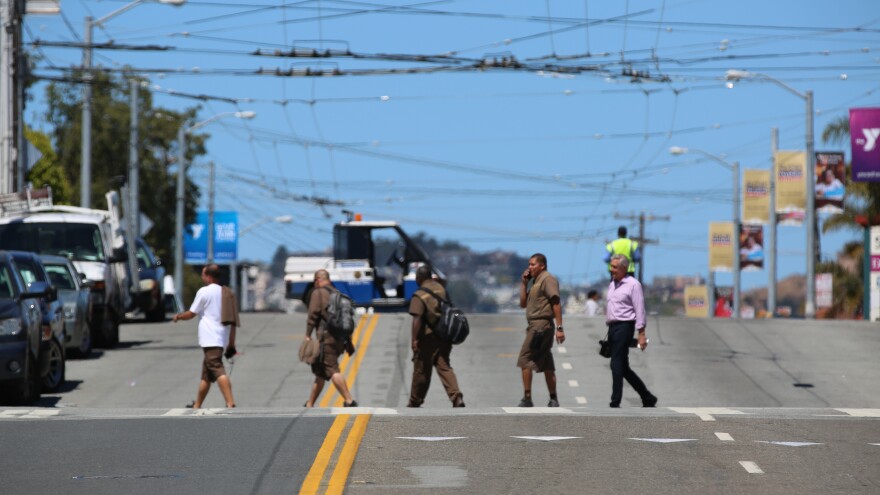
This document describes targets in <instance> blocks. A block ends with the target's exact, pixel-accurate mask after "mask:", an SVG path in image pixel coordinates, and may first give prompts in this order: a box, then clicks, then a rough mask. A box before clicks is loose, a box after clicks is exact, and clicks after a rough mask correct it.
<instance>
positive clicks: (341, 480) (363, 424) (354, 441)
mask: <svg viewBox="0 0 880 495" xmlns="http://www.w3.org/2000/svg"><path fill="white" fill-rule="evenodd" d="M369 422H370V415H369V414H361V415H358V416H357V417H356V418H355V420H354V425H353V426H352V427H351V431H349V432H348V438H346V439H345V445H344V446H343V447H342V452H341V453H340V454H339V459H338V460H337V461H336V468H335V469H334V470H333V476H331V477H330V484H329V485H328V486H327V494H328V495H342V492H343V491H344V490H345V483H346V481H348V473H349V472H351V466H352V465H353V464H354V459H355V457H356V456H357V452H358V448H360V446H361V440H362V439H363V438H364V433H366V431H367V423H369Z"/></svg>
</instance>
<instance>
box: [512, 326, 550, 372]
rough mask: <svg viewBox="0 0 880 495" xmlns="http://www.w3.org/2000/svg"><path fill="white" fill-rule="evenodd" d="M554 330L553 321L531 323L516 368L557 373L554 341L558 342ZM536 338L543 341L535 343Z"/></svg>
mask: <svg viewBox="0 0 880 495" xmlns="http://www.w3.org/2000/svg"><path fill="white" fill-rule="evenodd" d="M554 330H555V326H554V325H553V322H552V321H548V320H537V321H530V322H529V327H528V328H527V329H526V338H525V339H524V340H523V344H522V348H521V349H520V350H519V359H517V361H516V367H517V368H523V369H526V368H528V369H531V370H532V371H535V372H538V373H543V372H545V371H556V365H555V364H554V362H553V352H552V349H553V341H554V340H556V334H555V332H554ZM536 338H539V339H541V340H540V342H534V341H535V339H536ZM533 342H534V344H535V345H534V347H535V348H534V349H533V348H532V347H533Z"/></svg>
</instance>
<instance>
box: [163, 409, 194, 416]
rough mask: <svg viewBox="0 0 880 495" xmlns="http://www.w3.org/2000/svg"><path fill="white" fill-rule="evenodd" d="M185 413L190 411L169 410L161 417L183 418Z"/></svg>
mask: <svg viewBox="0 0 880 495" xmlns="http://www.w3.org/2000/svg"><path fill="white" fill-rule="evenodd" d="M187 411H192V409H171V410H170V411H168V412H167V413H165V414H163V415H162V416H184V415H185V414H186V412H187Z"/></svg>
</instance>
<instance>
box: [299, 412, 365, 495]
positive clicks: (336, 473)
mask: <svg viewBox="0 0 880 495" xmlns="http://www.w3.org/2000/svg"><path fill="white" fill-rule="evenodd" d="M371 416H372V415H370V414H358V415H354V416H352V415H351V414H340V415H339V416H336V419H335V420H334V421H333V425H331V426H330V429H329V430H328V431H327V436H326V437H324V443H323V444H322V445H321V448H320V450H318V454H317V455H316V456H315V462H313V463H312V467H311V468H310V469H309V473H308V474H307V475H306V478H305V480H303V483H302V486H300V489H299V494H300V495H315V494H318V493H324V494H334V495H335V494H341V493H342V492H343V491H344V490H345V485H346V482H347V481H348V475H349V473H350V472H351V467H352V465H354V460H355V458H356V457H357V452H358V449H359V448H360V445H361V440H362V439H363V438H364V434H365V433H366V431H367V424H368V423H369V422H370V418H371ZM352 418H354V420H353V421H352ZM346 430H348V433H347V434H346ZM343 437H345V441H344V442H341V439H342V438H343ZM340 445H342V447H340Z"/></svg>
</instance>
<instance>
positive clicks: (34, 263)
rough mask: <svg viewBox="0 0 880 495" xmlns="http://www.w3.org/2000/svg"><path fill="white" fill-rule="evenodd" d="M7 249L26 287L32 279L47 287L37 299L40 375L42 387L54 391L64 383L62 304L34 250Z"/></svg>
mask: <svg viewBox="0 0 880 495" xmlns="http://www.w3.org/2000/svg"><path fill="white" fill-rule="evenodd" d="M8 253H9V257H10V259H11V261H12V264H13V266H15V268H16V270H17V271H18V273H19V274H21V278H22V280H24V284H25V287H28V288H30V287H31V285H32V284H35V283H41V284H40V285H39V286H38V287H42V284H45V285H46V286H47V287H48V289H47V290H46V294H45V295H44V296H43V297H41V298H39V299H38V301H39V302H40V309H41V311H42V319H41V324H42V341H41V342H40V377H41V378H42V380H43V388H44V389H45V390H48V391H50V392H54V391H56V390H58V389H59V388H60V387H61V385H63V384H64V378H65V368H66V353H65V350H64V341H65V340H67V338H66V337H65V335H64V307H63V305H62V302H61V301H60V300H59V299H58V294H57V291H56V289H55V287H54V286H53V285H52V282H51V280H49V274H48V273H47V272H46V268H45V267H44V266H43V263H42V262H41V261H40V257H39V256H38V255H37V254H35V253H26V252H22V251H9V252H8Z"/></svg>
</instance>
